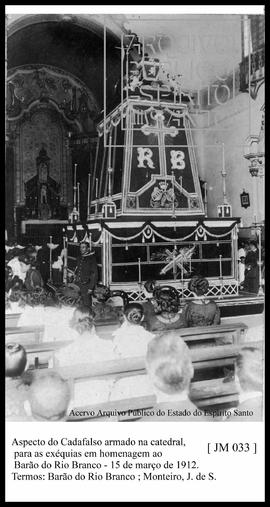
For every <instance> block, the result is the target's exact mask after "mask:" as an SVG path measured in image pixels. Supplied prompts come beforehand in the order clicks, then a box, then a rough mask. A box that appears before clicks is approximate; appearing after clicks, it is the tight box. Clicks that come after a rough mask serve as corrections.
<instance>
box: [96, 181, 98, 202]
mask: <svg viewBox="0 0 270 507" xmlns="http://www.w3.org/2000/svg"><path fill="white" fill-rule="evenodd" d="M97 198H98V178H96V199H97Z"/></svg>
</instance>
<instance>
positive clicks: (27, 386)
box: [6, 242, 262, 421]
mask: <svg viewBox="0 0 270 507" xmlns="http://www.w3.org/2000/svg"><path fill="white" fill-rule="evenodd" d="M253 247H254V248H253ZM46 248H47V249H49V247H48V245H43V247H41V248H39V249H37V248H34V247H33V246H31V245H28V246H25V247H21V246H19V245H14V244H13V245H6V294H8V301H7V305H11V306H12V307H11V312H12V313H16V309H17V311H18V309H20V310H19V311H18V313H20V318H19V322H18V325H19V326H23V325H32V326H33V325H42V326H44V336H43V340H44V341H57V340H60V341H62V342H65V341H66V343H64V344H63V343H62V345H61V347H60V348H59V350H58V351H57V352H54V353H52V357H51V358H50V360H49V364H48V365H47V366H49V368H47V370H46V372H45V370H44V372H45V373H44V375H42V376H40V375H38V376H35V375H34V374H30V375H29V372H31V368H29V367H30V362H29V358H28V357H27V354H26V352H25V350H24V348H23V347H22V346H21V345H20V344H18V343H8V344H7V345H6V377H7V383H6V390H7V391H6V395H7V396H6V401H7V410H6V414H7V418H9V419H10V420H12V419H13V420H24V419H25V420H51V421H54V420H65V419H66V418H67V417H68V412H69V408H70V406H72V403H73V402H74V400H72V399H71V398H72V397H71V392H70V389H69V382H68V379H63V378H62V377H61V375H59V373H57V371H58V369H59V368H60V369H61V368H62V367H66V366H74V365H81V364H90V365H91V364H96V363H98V362H102V361H110V360H115V359H127V358H132V357H145V361H146V370H147V375H133V376H129V377H124V378H122V379H121V378H118V379H114V378H113V377H111V378H110V379H95V380H93V379H92V380H90V381H89V384H88V385H87V400H85V401H87V402H88V403H90V404H91V403H92V404H93V405H95V404H97V403H102V402H107V401H115V400H119V399H128V398H130V397H134V396H140V395H142V396H144V395H154V396H155V399H156V404H155V407H154V410H155V411H156V412H157V411H159V410H161V412H162V414H163V413H164V414H165V415H164V417H163V418H165V419H166V417H167V420H177V419H178V416H175V417H174V416H172V414H173V413H175V414H176V413H177V411H178V412H179V411H181V410H182V409H183V407H185V408H186V410H188V411H189V412H191V413H193V412H194V410H195V409H196V406H195V405H194V402H193V401H192V400H191V399H190V384H191V381H192V379H193V376H194V369H193V365H192V361H191V355H190V350H189V348H188V347H187V345H186V344H185V342H184V341H183V340H182V338H181V328H187V327H198V326H211V325H219V324H220V322H221V319H220V309H219V306H218V304H217V303H216V302H215V301H214V300H213V299H209V298H207V292H208V290H209V282H208V280H206V279H205V278H203V277H201V276H194V277H192V278H191V280H190V281H189V284H188V288H189V290H190V292H191V294H192V295H193V297H192V299H191V300H190V301H189V302H187V304H186V305H185V306H183V307H182V306H181V305H180V300H179V295H178V292H177V290H176V289H175V288H173V287H171V286H166V285H165V286H164V285H163V286H160V285H159V284H158V283H157V282H156V281H154V280H149V281H147V282H146V283H145V295H146V298H147V301H146V302H144V303H137V302H129V301H128V297H127V295H126V294H125V293H123V292H121V293H120V292H117V293H112V292H111V291H110V289H109V288H108V287H105V286H104V285H102V284H100V283H98V270H97V264H96V260H95V256H94V254H93V253H92V252H91V251H90V248H89V244H88V243H85V242H82V243H81V245H80V256H79V258H78V260H77V267H76V270H75V279H74V282H75V287H76V288H77V289H78V292H77V293H76V290H77V289H76V290H75V293H76V294H77V295H76V297H67V296H64V295H63V294H62V295H61V294H60V293H52V292H50V290H49V285H48V280H49V278H50V261H51V254H50V252H47V250H46ZM62 255H63V252H60V251H58V253H57V258H56V257H55V256H54V259H55V260H54V262H60V261H61V259H62ZM243 257H244V259H245V264H246V265H247V273H245V278H244V280H243V282H241V283H243V285H244V286H246V285H245V284H247V283H250V281H249V282H247V280H250V277H249V273H250V271H251V270H252V269H254V265H255V263H257V261H258V256H257V250H256V248H255V245H253V244H251V245H249V248H248V249H247V250H244V249H243V251H240V250H239V259H240V260H239V262H240V263H241V264H242V259H243ZM248 266H253V267H251V268H250V269H249V270H248ZM239 273H240V270H239ZM252 289H253V287H252ZM251 292H253V290H251ZM59 294H60V295H59ZM112 295H120V297H121V302H122V307H121V311H118V313H115V311H114V307H113V305H112V306H111V305H110V303H109V301H110V299H111V296H112ZM14 305H15V307H14ZM16 305H17V306H16ZM116 315H117V321H116V322H117V326H116V329H115V330H114V331H113V332H112V333H111V336H110V337H109V338H108V339H104V338H101V337H100V336H99V332H98V326H97V322H98V321H99V319H100V318H101V317H102V318H103V319H105V320H106V318H107V317H108V319H110V318H111V317H112V316H114V317H115V316H116ZM101 320H102V319H101ZM258 353H260V351H258V350H257V349H256V347H255V348H253V349H252V348H250V347H249V348H248V347H246V349H244V348H243V350H242V351H241V353H240V355H239V361H238V362H237V368H238V369H239V375H238V377H237V379H238V385H239V393H240V398H239V400H240V401H239V403H242V402H243V403H246V402H247V400H249V399H251V398H252V397H253V395H254V397H256V398H257V400H256V403H257V402H258V407H257V409H256V417H257V418H258V420H260V419H259V418H260V417H261V412H260V410H261V407H262V404H261V403H259V401H258V400H259V398H260V396H261V394H262V375H261V368H259V367H258V363H256V359H255V360H254V358H256V354H257V355H258ZM261 359H262V356H261ZM253 360H254V361H255V363H256V364H257V366H256V368H253ZM261 364H262V361H261ZM247 365H248V366H247ZM51 367H53V369H51ZM243 372H244V373H243ZM246 391H247V392H248V395H246V394H245V393H246ZM250 393H251V394H250ZM260 399H261V398H260ZM169 409H170V410H169ZM174 409H175V410H174ZM168 411H170V414H171V415H168V414H169V412H168ZM156 412H155V413H156ZM166 414H167V416H166ZM156 417H157V418H158V419H159V420H160V417H159V416H156ZM203 418H204V416H203ZM154 419H155V418H154ZM189 419H192V417H191V418H189ZM142 420H144V418H142ZM147 420H151V419H148V418H147ZM152 420H153V418H152ZM196 420H199V419H198V417H196Z"/></svg>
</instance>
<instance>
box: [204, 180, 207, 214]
mask: <svg viewBox="0 0 270 507" xmlns="http://www.w3.org/2000/svg"><path fill="white" fill-rule="evenodd" d="M204 211H205V215H206V216H207V183H206V182H205V184H204Z"/></svg>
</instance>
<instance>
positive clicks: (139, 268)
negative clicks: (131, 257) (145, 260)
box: [138, 258, 142, 283]
mask: <svg viewBox="0 0 270 507" xmlns="http://www.w3.org/2000/svg"><path fill="white" fill-rule="evenodd" d="M138 271H139V283H141V282H142V273H141V259H140V258H139V259H138Z"/></svg>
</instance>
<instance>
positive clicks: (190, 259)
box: [189, 257, 191, 273]
mask: <svg viewBox="0 0 270 507" xmlns="http://www.w3.org/2000/svg"><path fill="white" fill-rule="evenodd" d="M189 272H190V273H191V257H190V258H189Z"/></svg>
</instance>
